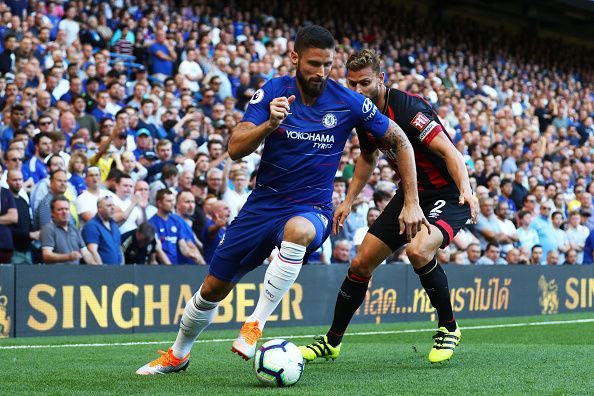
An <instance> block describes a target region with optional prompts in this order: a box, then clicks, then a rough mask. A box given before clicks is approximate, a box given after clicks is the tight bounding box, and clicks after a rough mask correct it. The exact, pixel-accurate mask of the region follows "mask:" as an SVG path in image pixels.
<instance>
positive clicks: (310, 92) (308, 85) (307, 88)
mask: <svg viewBox="0 0 594 396" xmlns="http://www.w3.org/2000/svg"><path fill="white" fill-rule="evenodd" d="M296 76H297V81H298V82H299V86H300V87H301V89H302V90H303V93H304V94H305V95H307V96H309V97H310V98H317V97H318V96H320V95H321V94H322V92H324V89H326V84H327V83H328V79H327V78H321V79H317V78H310V79H309V80H307V79H306V78H305V77H303V74H301V72H300V71H299V70H297V74H296ZM312 82H318V83H319V84H312Z"/></svg>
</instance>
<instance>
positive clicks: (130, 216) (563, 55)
mask: <svg viewBox="0 0 594 396" xmlns="http://www.w3.org/2000/svg"><path fill="white" fill-rule="evenodd" d="M23 3H24V4H25V6H23ZM238 3H240V4H233V5H231V4H229V3H226V2H220V1H196V2H185V3H183V4H185V5H182V6H177V5H176V4H177V2H171V1H160V2H157V1H137V0H128V1H124V0H115V1H111V2H98V1H90V2H82V1H78V2H76V1H75V2H68V3H61V2H54V1H47V2H44V1H29V2H6V3H5V2H0V19H1V23H0V47H1V48H0V76H1V77H0V109H1V119H0V142H1V150H2V155H1V160H2V169H3V171H4V172H3V174H2V178H1V180H0V183H1V185H2V191H1V195H0V198H1V200H0V261H2V262H12V263H14V264H25V263H37V262H43V261H44V260H45V261H47V262H56V260H58V259H57V258H56V257H55V256H57V255H59V254H60V252H58V251H57V250H56V251H54V252H53V253H52V254H51V257H52V258H51V260H49V259H47V257H48V254H47V250H48V249H50V248H51V249H53V248H54V245H52V243H55V241H54V239H55V238H54V237H53V236H52V238H50V239H51V240H52V241H53V242H48V240H47V236H48V235H49V234H50V231H52V232H54V233H56V232H57V231H56V227H55V226H53V222H54V220H50V217H51V218H52V219H55V221H56V222H58V221H59V222H60V224H63V223H64V224H66V223H69V224H71V227H76V232H71V233H70V234H69V235H71V236H72V238H74V241H75V242H78V243H82V242H84V244H85V245H86V246H87V247H89V248H90V249H89V251H90V252H91V253H92V254H91V255H81V254H80V253H78V250H76V249H80V248H81V246H80V244H77V245H76V249H74V247H73V248H71V249H70V250H68V251H73V249H74V251H75V253H76V254H74V253H69V254H67V256H68V257H65V256H66V255H65V256H64V257H62V258H61V259H60V260H62V261H68V262H81V259H84V260H82V262H87V263H89V262H88V261H92V263H98V262H102V260H103V259H104V258H106V257H111V256H114V255H115V257H123V258H124V261H126V263H127V264H132V263H134V264H142V263H160V264H178V263H183V264H205V263H206V264H207V258H208V257H209V256H210V255H212V249H213V246H215V247H216V245H217V244H218V241H220V239H221V238H222V235H223V234H224V230H225V227H226V226H227V224H228V223H229V222H230V221H231V220H232V219H233V217H235V216H236V215H237V213H238V212H239V210H240V209H241V206H242V205H243V203H244V202H245V201H246V199H247V197H248V196H249V193H250V189H252V188H253V187H254V183H255V178H254V176H255V171H256V170H257V167H258V163H259V159H260V156H259V153H260V152H261V151H257V152H256V153H253V154H251V155H249V156H247V157H245V158H243V159H241V160H238V161H232V160H231V159H230V157H229V155H228V153H227V152H226V144H227V141H228V139H229V135H230V131H231V130H232V129H233V127H234V126H235V125H236V124H237V123H238V122H239V121H240V120H241V118H242V115H243V112H244V110H245V108H246V106H247V104H248V102H249V100H250V98H251V97H252V96H253V95H254V93H255V92H256V90H258V89H259V88H260V87H261V86H262V85H263V84H264V83H265V82H266V81H267V80H269V79H270V78H273V77H275V76H285V75H292V74H293V73H294V69H293V66H292V65H291V62H290V61H289V58H288V53H289V52H290V51H291V50H292V49H293V40H294V38H295V34H296V31H297V29H298V28H299V26H303V25H306V24H311V23H319V24H321V25H324V26H326V27H327V28H328V29H330V30H331V31H332V32H333V33H334V34H335V37H336V39H337V42H338V46H337V52H336V58H335V61H334V65H333V70H332V74H331V78H333V79H334V80H336V81H338V82H341V83H343V84H344V83H345V63H346V60H347V58H348V56H349V55H350V54H352V53H353V52H355V51H358V50H360V49H363V48H371V49H375V50H376V51H378V52H379V53H380V54H381V59H382V68H383V69H384V70H385V72H386V79H385V83H386V85H387V86H389V87H394V88H398V89H401V90H406V91H409V92H412V93H415V94H419V95H422V96H423V97H424V98H425V99H426V100H427V101H429V103H430V104H431V105H432V106H433V107H434V109H435V111H436V113H437V114H438V115H439V117H440V120H441V122H442V124H443V125H444V126H445V127H446V129H447V133H448V134H449V135H450V137H451V139H452V140H453V141H454V143H455V144H456V147H457V148H458V150H459V151H460V152H461V153H462V154H463V156H464V158H465V160H466V164H467V167H468V171H469V174H470V176H471V184H472V187H473V189H474V191H475V193H476V196H477V198H478V199H479V204H480V212H481V213H480V216H479V221H478V224H476V225H470V224H469V225H468V226H467V227H465V228H464V229H463V230H462V231H461V232H460V233H458V235H457V236H456V238H455V239H454V243H453V244H452V245H450V247H448V248H447V249H445V250H443V251H441V252H440V254H439V257H438V259H439V261H440V262H441V263H449V262H451V263H452V264H460V265H482V264H487V265H493V264H537V263H540V264H543V265H545V264H546V265H562V264H568V265H569V264H581V263H584V264H591V263H592V261H593V249H594V232H593V230H594V216H592V215H593V214H594V213H593V212H592V210H593V195H594V182H593V179H592V174H593V171H594V121H593V117H594V91H593V88H594V87H593V79H592V77H593V73H592V62H591V59H592V50H591V49H584V48H581V47H579V46H576V45H567V44H565V43H564V42H562V41H551V40H542V39H541V38H539V37H536V36H534V37H531V36H518V35H514V34H512V33H509V32H507V31H505V30H502V29H499V28H489V27H485V26H482V25H479V24H478V23H476V22H473V21H471V20H466V19H460V18H450V19H442V18H441V17H440V16H439V15H434V14H432V13H430V12H428V13H423V12H421V11H418V10H415V9H410V8H403V7H400V6H397V5H386V4H384V3H385V2H381V1H370V2H359V3H354V4H350V5H349V7H344V6H343V5H342V3H341V2H334V1H330V2H324V3H321V2H316V1H312V0H306V1H299V2H281V1H277V0H270V1H267V2H266V3H265V4H263V3H262V2H257V1H245V2H244V1H242V2H238ZM190 4H191V5H190ZM305 10H307V13H305ZM306 14H307V15H308V16H309V19H308V20H302V19H300V18H299V17H298V16H299V15H306ZM329 15H332V18H331V19H330V18H328V16H329ZM361 15H366V18H364V19H362V18H361V17H360V16H361ZM386 15H388V16H389V17H386ZM437 22H438V23H437ZM360 152H361V150H360V147H359V145H358V140H357V138H356V135H355V134H353V138H352V139H351V140H350V141H349V142H347V145H346V147H345V149H344V153H343V156H342V158H341V161H340V166H339V170H338V173H337V176H336V181H335V184H334V189H335V191H334V197H333V198H334V199H333V201H334V203H335V204H337V203H339V202H340V200H341V198H342V197H344V193H345V191H346V189H348V184H349V180H350V178H351V177H352V176H353V168H354V163H355V161H356V159H357V158H358V156H359V155H360ZM59 170H66V171H68V181H67V183H62V182H61V179H62V178H61V177H55V176H56V175H59V174H63V172H58V171H59ZM56 172H58V173H56ZM397 184H398V180H396V179H395V175H394V172H393V171H392V170H391V169H390V167H389V166H388V163H387V161H386V160H385V159H380V161H379V163H378V167H377V169H376V171H374V173H373V175H372V177H371V179H370V180H369V182H368V184H367V186H366V187H365V189H364V191H363V193H362V194H361V197H360V199H359V200H358V202H357V203H356V206H355V207H354V210H353V213H352V214H351V215H350V217H349V219H348V221H347V223H346V224H345V227H344V228H343V230H342V231H341V233H340V234H339V235H336V236H332V237H331V238H329V239H328V240H327V242H326V243H325V244H324V246H323V247H322V248H321V250H320V251H319V252H317V254H316V255H315V257H314V256H312V257H311V258H310V262H319V263H322V264H331V263H332V264H334V263H342V262H348V261H349V259H350V258H352V257H353V254H354V252H355V251H356V249H357V248H358V246H359V245H360V244H361V241H362V236H363V235H364V234H365V231H366V230H367V227H369V225H370V224H371V223H372V222H373V221H374V220H375V218H377V215H378V213H379V212H378V209H379V210H382V209H383V207H384V206H385V204H386V202H387V201H388V200H389V198H390V197H391V196H392V194H393V193H394V190H395V188H397ZM163 190H169V191H171V192H172V193H173V194H174V195H177V196H178V197H180V198H181V197H186V198H188V197H192V196H193V197H194V201H195V204H193V203H192V202H191V201H192V199H190V198H188V199H177V202H176V204H175V205H174V207H171V205H170V204H169V203H168V202H166V201H167V199H168V198H167V197H169V196H171V194H169V193H165V192H163ZM182 192H190V193H191V194H181V193H182ZM54 196H56V197H65V199H66V200H68V201H69V203H70V206H69V207H67V206H66V205H63V206H64V208H65V209H64V210H65V211H64V212H63V213H60V212H59V211H58V206H56V208H55V210H54V207H50V204H51V202H52V197H54ZM104 196H109V197H111V200H108V201H109V202H113V205H111V203H110V204H109V205H107V204H105V205H103V206H102V210H101V212H100V213H97V205H96V203H97V201H98V200H99V201H103V197H104ZM60 202H63V200H61V201H60ZM59 207H61V206H60V205H59ZM109 207H113V210H111V211H110V210H109V209H108V208H109ZM174 211H175V212H176V213H177V217H175V219H176V220H175V221H178V222H179V227H178V229H179V230H178V231H179V232H178V234H179V235H176V236H175V237H176V238H177V239H178V240H179V241H183V242H180V243H178V244H177V245H176V244H173V245H172V244H171V242H169V239H168V237H167V238H161V237H162V235H160V234H159V232H160V231H159V227H158V224H157V223H158V222H156V221H149V220H150V219H151V218H153V217H154V216H155V214H156V213H165V214H167V213H173V212H174ZM50 212H51V213H50ZM17 214H18V216H17ZM58 216H62V217H60V218H58ZM40 219H45V220H43V221H42V223H43V224H40ZM48 222H49V223H48ZM101 222H106V223H108V224H114V223H113V222H115V224H117V228H118V230H117V231H119V232H115V231H116V230H113V231H114V232H113V233H111V234H113V235H107V236H109V237H110V238H114V237H117V238H120V236H121V240H122V243H123V246H122V249H123V252H122V254H120V255H118V252H107V253H106V252H104V251H103V250H102V249H99V251H97V246H98V245H99V248H101V243H102V242H101V241H102V239H101V238H103V237H106V235H102V232H99V231H97V232H91V231H88V232H85V231H84V230H85V228H84V227H85V224H89V225H88V226H86V227H87V228H86V229H87V230H91V228H92V227H91V225H93V224H94V223H96V224H95V226H96V227H95V228H97V227H99V228H97V229H98V230H100V224H99V223H101ZM48 224H49V226H48ZM209 227H215V228H216V233H209V232H208V229H209ZM153 231H156V237H155V235H154V234H155V232H153ZM96 234H98V235H96ZM103 234H105V233H103ZM44 235H45V236H46V237H45V238H44ZM213 235H214V236H213ZM85 238H86V240H85ZM81 240H82V242H81ZM162 240H163V241H164V242H163V243H161V241H162ZM73 243H74V242H73ZM213 244H214V245H213ZM539 248H540V250H539ZM44 249H46V252H45V253H44ZM56 249H57V248H56ZM349 250H350V257H349ZM479 250H480V251H479ZM539 252H540V253H539ZM273 254H274V253H273ZM129 257H130V258H133V259H131V260H133V262H129V261H128V258H129ZM87 260H88V261H87ZM58 261H59V260H58ZM107 261H109V260H107ZM111 261H114V260H111ZM119 261H120V259H118V262H105V263H104V264H120V262H119ZM391 261H405V262H406V261H407V257H406V254H404V253H403V252H395V254H394V255H393V256H392V257H391V258H390V259H389V260H388V262H391ZM89 264H90V263H89Z"/></svg>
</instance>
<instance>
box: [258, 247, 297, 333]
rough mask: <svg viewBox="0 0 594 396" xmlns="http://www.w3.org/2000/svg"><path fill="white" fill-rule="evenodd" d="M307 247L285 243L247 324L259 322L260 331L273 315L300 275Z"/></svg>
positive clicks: (268, 272) (266, 276)
mask: <svg viewBox="0 0 594 396" xmlns="http://www.w3.org/2000/svg"><path fill="white" fill-rule="evenodd" d="M305 250H306V248H305V246H302V245H297V244H296V243H292V242H287V241H283V242H282V243H281V248H280V252H279V253H278V255H277V256H276V257H275V258H274V260H272V263H270V265H269V266H268V269H267V270H266V275H265V276H264V287H263V288H262V291H261V292H260V298H259V299H258V304H257V305H256V308H255V309H254V313H253V314H252V315H251V316H250V317H249V318H248V320H247V322H253V321H256V320H257V321H258V327H259V328H260V330H262V329H264V325H265V324H266V321H267V320H268V318H269V317H270V315H272V312H274V310H275V308H276V307H277V306H278V304H279V303H280V301H281V300H282V298H283V296H284V295H285V294H286V293H287V291H289V289H290V288H291V286H292V285H293V283H295V279H297V276H298V275H299V271H300V270H301V266H302V265H303V256H305Z"/></svg>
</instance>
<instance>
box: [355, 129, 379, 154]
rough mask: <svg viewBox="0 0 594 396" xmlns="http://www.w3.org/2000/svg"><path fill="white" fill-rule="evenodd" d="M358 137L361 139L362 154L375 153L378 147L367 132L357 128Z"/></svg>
mask: <svg viewBox="0 0 594 396" xmlns="http://www.w3.org/2000/svg"><path fill="white" fill-rule="evenodd" d="M357 137H359V147H361V151H362V152H364V153H368V154H371V153H373V152H375V149H376V146H375V144H373V142H372V141H371V139H370V138H369V136H368V135H367V131H365V130H363V129H362V128H357Z"/></svg>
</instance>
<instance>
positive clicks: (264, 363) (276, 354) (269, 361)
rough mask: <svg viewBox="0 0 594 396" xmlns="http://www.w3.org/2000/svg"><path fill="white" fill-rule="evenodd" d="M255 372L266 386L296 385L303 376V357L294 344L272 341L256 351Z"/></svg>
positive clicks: (279, 340) (277, 340) (278, 340)
mask: <svg viewBox="0 0 594 396" xmlns="http://www.w3.org/2000/svg"><path fill="white" fill-rule="evenodd" d="M254 371H255V373H256V377H257V378H258V380H259V381H260V382H261V383H263V384H265V385H268V386H291V385H295V384H296V383H297V381H299V378H301V374H303V356H301V352H299V349H298V348H297V346H296V345H295V344H293V343H292V342H289V341H286V340H281V339H274V340H270V341H268V342H266V343H264V345H262V346H261V347H260V349H258V350H257V351H256V356H255V357H254Z"/></svg>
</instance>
